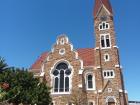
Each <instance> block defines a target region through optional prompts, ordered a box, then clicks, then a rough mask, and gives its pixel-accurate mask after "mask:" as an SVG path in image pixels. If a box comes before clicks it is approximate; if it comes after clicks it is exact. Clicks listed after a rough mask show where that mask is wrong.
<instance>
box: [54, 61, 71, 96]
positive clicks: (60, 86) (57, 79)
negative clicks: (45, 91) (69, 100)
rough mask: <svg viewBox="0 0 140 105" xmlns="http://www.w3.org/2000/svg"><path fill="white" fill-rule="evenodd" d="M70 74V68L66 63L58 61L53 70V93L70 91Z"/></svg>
mask: <svg viewBox="0 0 140 105" xmlns="http://www.w3.org/2000/svg"><path fill="white" fill-rule="evenodd" d="M70 75H71V69H69V68H68V65H67V64H66V63H59V64H58V65H57V66H56V68H55V70H54V71H53V78H54V81H53V84H54V85H53V91H54V93H61V92H69V91H70V87H69V86H70V85H69V84H70Z"/></svg>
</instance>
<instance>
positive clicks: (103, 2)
mask: <svg viewBox="0 0 140 105" xmlns="http://www.w3.org/2000/svg"><path fill="white" fill-rule="evenodd" d="M102 6H104V7H105V8H106V9H107V10H108V11H109V12H110V13H111V14H112V13H113V12H112V6H111V3H110V1H109V0H95V6H94V17H96V16H97V14H98V12H99V10H100V9H101V7H102Z"/></svg>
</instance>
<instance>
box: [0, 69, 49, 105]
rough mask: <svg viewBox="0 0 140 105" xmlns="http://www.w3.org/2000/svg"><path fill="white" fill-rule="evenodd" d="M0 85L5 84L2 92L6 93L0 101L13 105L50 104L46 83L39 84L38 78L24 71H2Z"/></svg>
mask: <svg viewBox="0 0 140 105" xmlns="http://www.w3.org/2000/svg"><path fill="white" fill-rule="evenodd" d="M0 83H1V84H2V85H3V84H5V88H2V91H3V92H6V94H5V95H4V96H3V98H2V99H1V100H0V101H5V100H7V101H8V102H10V103H14V104H15V105H18V104H20V103H22V104H31V105H34V104H36V105H49V104H50V103H51V97H50V88H49V87H48V86H47V83H46V82H41V83H40V81H39V79H38V78H34V76H33V73H31V72H28V71H27V70H25V69H22V70H20V69H15V68H12V70H11V69H10V70H5V71H3V72H2V73H1V74H0ZM6 84H7V85H6ZM2 85H1V87H2Z"/></svg>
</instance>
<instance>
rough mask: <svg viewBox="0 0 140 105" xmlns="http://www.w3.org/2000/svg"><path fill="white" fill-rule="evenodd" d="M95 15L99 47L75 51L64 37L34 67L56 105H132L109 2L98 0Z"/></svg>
mask: <svg viewBox="0 0 140 105" xmlns="http://www.w3.org/2000/svg"><path fill="white" fill-rule="evenodd" d="M93 15H94V30H95V35H94V36H95V48H81V49H73V45H72V43H70V41H69V39H68V37H67V36H66V35H61V36H59V37H58V38H57V40H56V43H55V44H54V45H53V47H52V49H51V51H49V52H44V53H43V54H42V55H41V56H40V57H39V58H38V59H37V61H35V63H34V64H33V65H32V67H31V71H32V72H34V74H35V76H36V77H39V78H40V79H41V80H42V81H47V82H48V85H49V86H50V87H52V89H51V96H52V100H53V103H52V105H128V99H127V92H126V90H125V87H124V81H123V74H122V67H121V65H120V59H119V49H118V47H117V45H116V37H115V31H114V21H113V12H112V7H111V4H110V2H109V0H95V6H94V13H93Z"/></svg>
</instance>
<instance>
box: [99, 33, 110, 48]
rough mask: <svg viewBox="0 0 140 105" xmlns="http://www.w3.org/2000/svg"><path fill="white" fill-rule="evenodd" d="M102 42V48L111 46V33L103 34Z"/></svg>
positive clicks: (101, 36)
mask: <svg viewBox="0 0 140 105" xmlns="http://www.w3.org/2000/svg"><path fill="white" fill-rule="evenodd" d="M100 43H101V48H110V47H111V39H110V34H101V35H100Z"/></svg>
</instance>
